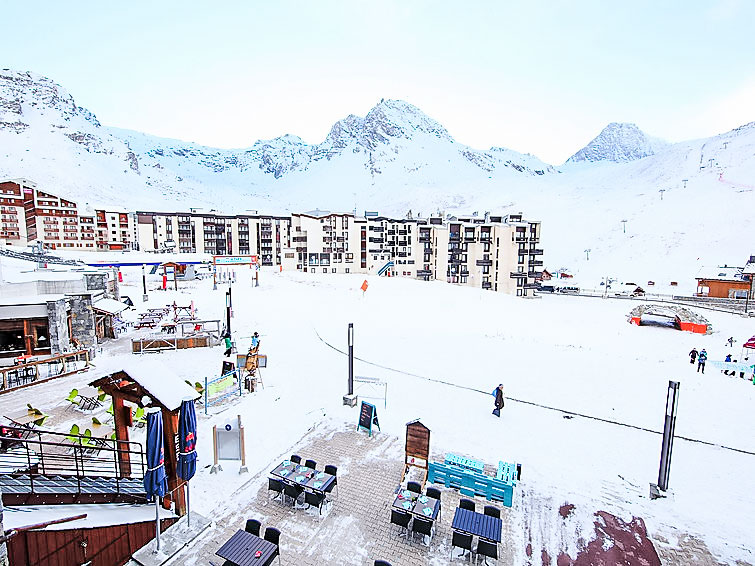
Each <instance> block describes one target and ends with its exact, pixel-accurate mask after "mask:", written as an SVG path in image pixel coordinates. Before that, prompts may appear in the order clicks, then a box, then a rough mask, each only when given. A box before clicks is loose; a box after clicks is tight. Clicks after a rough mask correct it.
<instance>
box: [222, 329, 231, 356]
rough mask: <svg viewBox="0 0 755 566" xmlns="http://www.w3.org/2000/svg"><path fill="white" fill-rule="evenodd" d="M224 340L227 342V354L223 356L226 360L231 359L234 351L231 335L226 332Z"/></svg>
mask: <svg viewBox="0 0 755 566" xmlns="http://www.w3.org/2000/svg"><path fill="white" fill-rule="evenodd" d="M223 339H224V340H225V354H223V355H224V356H225V357H226V358H228V357H230V355H231V350H233V342H231V333H230V332H226V333H225V336H223Z"/></svg>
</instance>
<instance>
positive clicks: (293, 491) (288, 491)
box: [283, 483, 304, 507]
mask: <svg viewBox="0 0 755 566" xmlns="http://www.w3.org/2000/svg"><path fill="white" fill-rule="evenodd" d="M303 491H304V488H303V487H300V486H298V485H294V484H291V483H286V484H283V493H284V494H285V495H286V497H290V498H291V500H292V503H291V505H292V507H296V500H297V499H299V497H301V494H302V492H303Z"/></svg>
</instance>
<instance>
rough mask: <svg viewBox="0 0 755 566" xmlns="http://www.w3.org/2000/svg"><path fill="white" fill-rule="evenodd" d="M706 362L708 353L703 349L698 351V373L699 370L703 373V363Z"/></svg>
mask: <svg viewBox="0 0 755 566" xmlns="http://www.w3.org/2000/svg"><path fill="white" fill-rule="evenodd" d="M707 361H708V352H706V351H705V348H703V349H702V350H700V354H699V355H698V356H697V371H698V372H699V371H700V370H701V369H702V370H703V373H705V362H707Z"/></svg>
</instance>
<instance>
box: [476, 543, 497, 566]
mask: <svg viewBox="0 0 755 566" xmlns="http://www.w3.org/2000/svg"><path fill="white" fill-rule="evenodd" d="M475 552H476V553H477V556H478V557H480V556H484V557H485V564H487V563H488V558H492V559H493V560H495V561H496V562H497V561H498V545H497V544H496V543H494V542H488V541H486V540H484V539H480V540H478V541H477V550H476V551H475ZM475 562H477V558H475Z"/></svg>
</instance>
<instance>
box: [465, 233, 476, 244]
mask: <svg viewBox="0 0 755 566" xmlns="http://www.w3.org/2000/svg"><path fill="white" fill-rule="evenodd" d="M464 241H465V242H474V241H475V237H474V234H464Z"/></svg>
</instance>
